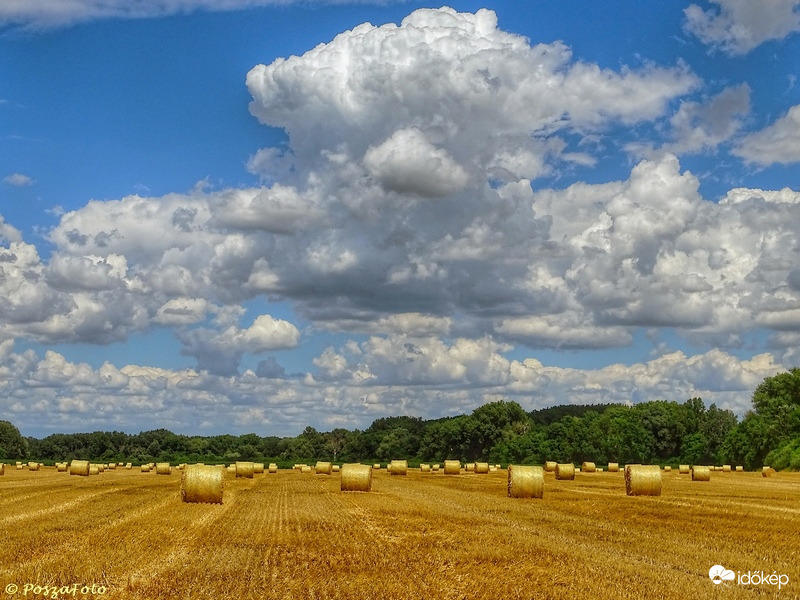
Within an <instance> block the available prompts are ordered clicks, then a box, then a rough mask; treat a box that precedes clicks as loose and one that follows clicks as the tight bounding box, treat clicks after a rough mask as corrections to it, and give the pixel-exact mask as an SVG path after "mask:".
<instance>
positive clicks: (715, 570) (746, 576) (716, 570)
mask: <svg viewBox="0 0 800 600" xmlns="http://www.w3.org/2000/svg"><path fill="white" fill-rule="evenodd" d="M708 578H709V579H711V582H712V583H713V584H714V585H720V584H724V585H729V584H730V582H735V583H737V584H739V585H777V586H778V591H780V589H781V587H783V586H784V585H786V584H788V583H789V576H788V575H783V574H781V575H779V574H777V573H772V575H767V574H765V573H764V571H748V572H747V573H738V577H737V574H736V573H734V572H733V571H730V570H728V569H726V568H725V567H723V566H722V565H714V566H713V567H711V568H710V569H709V570H708Z"/></svg>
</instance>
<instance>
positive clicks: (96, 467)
mask: <svg viewBox="0 0 800 600" xmlns="http://www.w3.org/2000/svg"><path fill="white" fill-rule="evenodd" d="M99 474H100V466H99V465H91V466H90V467H89V475H99Z"/></svg>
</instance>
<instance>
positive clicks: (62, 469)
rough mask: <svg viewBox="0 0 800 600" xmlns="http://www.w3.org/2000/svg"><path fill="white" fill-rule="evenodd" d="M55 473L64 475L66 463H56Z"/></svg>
mask: <svg viewBox="0 0 800 600" xmlns="http://www.w3.org/2000/svg"><path fill="white" fill-rule="evenodd" d="M56 471H58V472H59V473H66V472H67V463H58V465H57V466H56Z"/></svg>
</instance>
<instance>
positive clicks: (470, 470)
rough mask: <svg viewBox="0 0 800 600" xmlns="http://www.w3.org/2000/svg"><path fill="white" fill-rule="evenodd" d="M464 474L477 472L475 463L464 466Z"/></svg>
mask: <svg viewBox="0 0 800 600" xmlns="http://www.w3.org/2000/svg"><path fill="white" fill-rule="evenodd" d="M464 472H465V473H474V472H475V463H467V464H466V465H464Z"/></svg>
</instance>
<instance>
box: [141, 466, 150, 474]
mask: <svg viewBox="0 0 800 600" xmlns="http://www.w3.org/2000/svg"><path fill="white" fill-rule="evenodd" d="M139 470H140V471H141V472H142V473H149V472H150V465H142V466H141V467H139Z"/></svg>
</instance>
